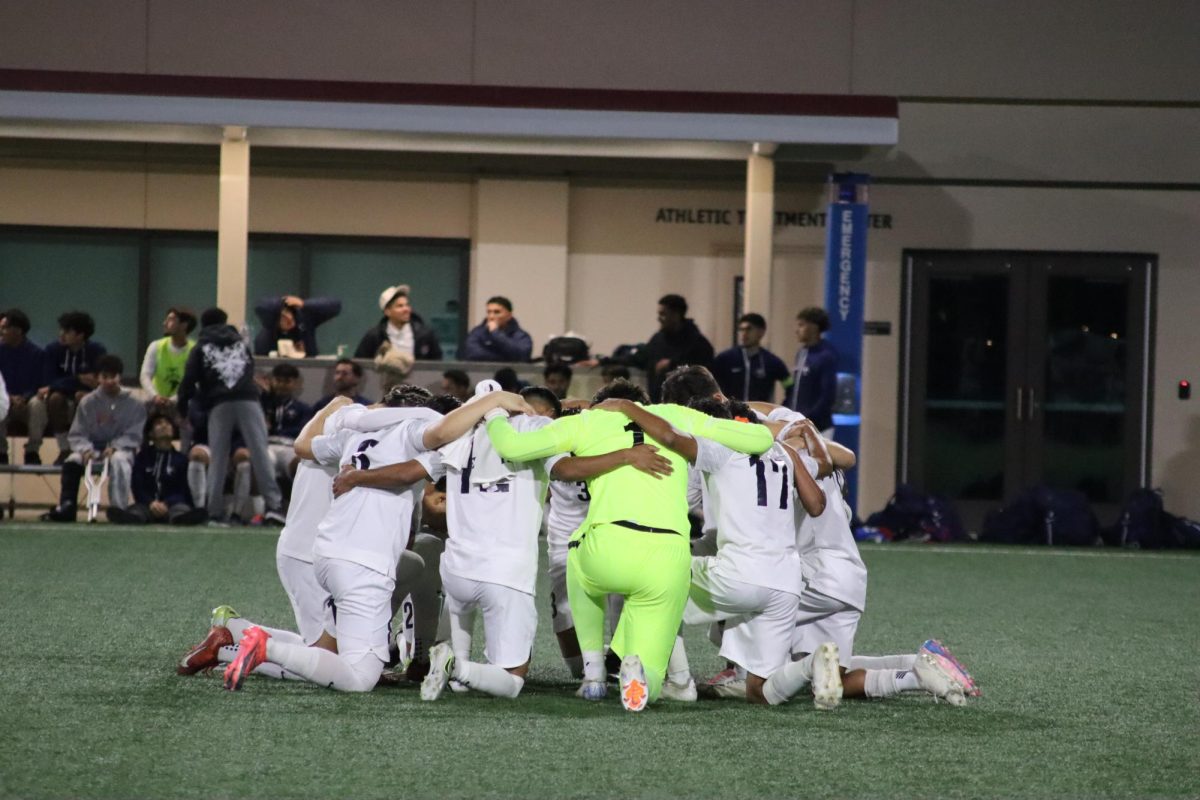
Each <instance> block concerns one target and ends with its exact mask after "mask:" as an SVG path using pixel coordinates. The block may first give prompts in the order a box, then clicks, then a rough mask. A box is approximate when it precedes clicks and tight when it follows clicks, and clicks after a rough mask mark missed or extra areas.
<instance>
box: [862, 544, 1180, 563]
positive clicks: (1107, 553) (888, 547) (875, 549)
mask: <svg viewBox="0 0 1200 800" xmlns="http://www.w3.org/2000/svg"><path fill="white" fill-rule="evenodd" d="M858 547H859V550H862V551H863V552H867V553H871V554H875V553H907V554H920V555H939V556H952V555H971V556H1062V557H1066V558H1127V559H1138V560H1143V559H1151V560H1155V561H1196V560H1197V559H1200V553H1148V552H1144V551H1140V550H1132V551H1131V550H1107V549H1103V550H1102V549H1095V550H1092V549H1089V548H1083V547H1081V548H1078V549H1066V548H1061V549H1060V548H1054V547H1045V548H1038V547H1022V548H1008V547H989V546H982V547H976V546H975V545H969V544H968V545H957V546H951V547H939V546H937V545H920V544H912V545H905V544H859V546H858Z"/></svg>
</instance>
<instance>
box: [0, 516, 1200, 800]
mask: <svg viewBox="0 0 1200 800" xmlns="http://www.w3.org/2000/svg"><path fill="white" fill-rule="evenodd" d="M274 547H275V538H274V536H273V535H271V533H270V532H263V531H250V530H247V531H240V530H230V531H223V530H222V531H213V530H200V531H188V532H181V531H179V530H174V531H170V530H166V529H141V530H135V529H130V528H118V527H114V526H109V525H102V526H95V527H90V528H89V527H85V526H83V525H77V526H49V525H14V524H11V523H8V524H5V525H4V526H3V527H0V593H2V596H3V598H4V602H3V605H2V612H3V613H0V634H2V636H3V638H2V641H3V642H4V648H3V651H2V653H0V718H2V720H3V721H2V723H0V795H2V796H4V797H29V798H34V797H304V798H309V797H313V798H316V797H388V798H398V797H436V798H454V797H516V796H521V797H545V798H559V797H621V798H631V797H712V798H733V797H754V798H774V797H807V796H813V797H913V796H924V797H988V796H1004V797H1007V796H1019V797H1061V796H1072V797H1148V796H1172V797H1186V796H1193V797H1194V796H1197V795H1200V737H1198V735H1197V732H1198V731H1200V712H1198V703H1197V700H1198V692H1200V667H1198V664H1200V580H1198V578H1200V558H1197V557H1194V556H1191V555H1189V554H1180V555H1174V554H1170V555H1153V554H1123V553H1109V552H1101V551H1090V550H1089V551H1076V552H1070V551H1062V550H1044V551H1037V550H1017V549H1003V548H986V547H953V548H937V547H926V546H909V545H890V546H875V547H866V548H864V556H865V558H866V561H867V564H868V567H869V568H870V570H871V586H870V599H869V609H868V613H867V614H866V616H865V617H864V620H863V624H862V626H861V628H860V630H859V638H858V643H857V650H858V652H860V653H863V654H883V653H896V652H910V651H913V650H914V649H915V648H916V647H917V646H918V645H919V644H920V643H921V641H922V640H923V639H925V638H927V637H931V636H936V637H940V638H942V639H943V640H944V641H945V642H946V643H947V644H949V645H950V646H951V647H952V648H953V649H954V650H955V652H956V654H957V655H958V656H959V657H960V658H961V659H962V660H963V661H964V662H965V663H966V664H967V666H968V667H969V668H971V670H972V671H973V672H974V674H975V676H976V678H977V679H978V680H979V682H980V684H981V685H982V687H983V691H984V696H983V697H982V698H980V699H979V700H973V701H972V702H970V703H969V705H968V707H966V708H951V707H949V706H947V705H945V704H935V703H934V702H933V701H932V700H931V699H929V698H927V697H924V696H906V697H902V698H897V699H892V700H888V701H876V702H865V701H846V702H844V703H843V705H842V707H841V708H840V709H838V710H837V711H835V712H832V713H824V712H818V711H816V710H815V709H813V707H812V705H811V702H810V701H807V700H805V699H803V698H797V699H796V700H795V701H793V702H792V703H791V704H788V705H786V706H783V707H780V708H770V709H767V708H758V707H750V706H747V705H745V704H743V703H739V702H736V701H708V702H705V701H701V702H699V703H694V704H689V705H682V704H669V703H660V704H658V705H656V706H653V707H651V708H650V709H649V710H648V711H647V712H646V713H643V714H640V715H632V714H626V713H624V712H623V711H622V710H621V708H620V705H619V703H618V702H617V701H616V700H615V699H610V700H609V701H607V702H605V703H602V704H588V703H585V702H583V701H580V700H577V699H575V698H574V697H573V696H572V691H573V689H574V683H573V682H572V681H571V680H570V678H569V675H568V673H567V671H566V668H565V667H564V666H563V664H562V662H561V659H560V658H559V657H558V654H557V648H556V645H555V642H554V638H553V634H552V633H551V631H550V626H549V615H548V608H547V605H548V604H547V601H546V594H547V592H546V591H545V588H544V587H543V588H542V591H541V594H540V596H539V601H538V606H539V611H540V612H541V613H542V618H541V625H540V628H539V631H538V639H537V645H536V650H535V653H534V664H533V668H532V672H531V675H530V678H529V681H528V682H527V684H526V687H525V691H524V692H523V694H522V695H521V697H520V698H518V699H517V700H515V701H509V700H497V699H492V698H487V697H481V696H455V695H449V694H448V695H447V696H446V697H445V698H443V699H442V700H440V701H438V702H436V703H422V702H421V701H420V700H419V698H418V693H417V690H416V688H415V687H414V688H401V689H380V690H377V691H376V692H374V693H371V694H366V695H342V694H337V693H335V692H333V691H329V690H326V689H320V688H316V687H314V686H310V685H306V684H298V683H288V682H278V681H271V680H265V679H259V678H251V679H249V680H248V681H247V684H246V687H245V689H244V690H243V691H241V692H238V693H230V692H226V691H223V690H222V689H221V686H220V682H219V680H217V679H216V678H213V677H202V676H197V677H191V678H181V677H177V676H176V675H175V674H174V669H173V668H174V663H175V661H176V659H178V658H179V656H180V655H181V654H182V653H183V652H184V651H185V650H186V649H187V648H188V647H189V646H191V645H192V644H193V643H194V642H195V641H197V640H198V639H199V638H200V637H202V635H203V634H204V632H205V630H206V628H207V625H208V612H209V609H210V608H211V607H212V606H214V605H217V604H219V603H230V604H232V605H234V606H235V607H236V608H237V609H239V611H241V612H242V613H243V614H245V615H246V616H247V617H249V618H251V619H255V620H256V621H260V622H263V623H265V624H268V625H273V626H279V627H292V626H293V623H292V621H291V612H290V607H289V606H288V603H287V600H286V598H285V596H284V594H283V591H282V589H281V588H280V587H279V584H278V581H277V579H276V577H275V566H274ZM687 640H688V645H689V651H690V655H691V658H692V667H693V672H694V673H696V675H697V676H698V677H702V676H705V675H708V674H711V673H712V672H714V671H716V670H717V669H719V668H720V662H719V660H718V659H717V657H716V654H715V653H714V651H713V648H712V647H711V646H710V645H709V644H708V642H707V639H706V637H705V635H704V631H703V630H699V629H694V630H689V631H688V634H687Z"/></svg>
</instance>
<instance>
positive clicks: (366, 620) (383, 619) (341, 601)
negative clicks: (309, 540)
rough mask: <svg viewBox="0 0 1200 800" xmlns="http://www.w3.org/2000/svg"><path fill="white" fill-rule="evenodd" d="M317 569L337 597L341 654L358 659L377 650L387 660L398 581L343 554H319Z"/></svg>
mask: <svg viewBox="0 0 1200 800" xmlns="http://www.w3.org/2000/svg"><path fill="white" fill-rule="evenodd" d="M313 572H314V573H315V574H316V576H317V582H318V583H319V584H320V585H321V586H322V587H323V588H324V589H325V590H326V591H327V592H329V595H330V597H331V598H332V600H333V614H334V628H335V630H334V633H335V634H336V635H337V640H338V655H340V656H342V657H344V658H345V659H346V661H347V662H349V663H354V662H355V661H357V660H358V659H360V658H361V657H362V656H363V655H365V654H367V653H374V654H375V656H376V657H377V658H378V659H379V660H380V661H381V662H382V663H384V664H386V663H387V662H388V658H389V655H390V654H389V652H388V650H389V647H388V641H389V639H390V638H391V624H392V591H393V590H394V589H395V588H396V582H395V581H394V580H392V579H391V578H389V577H388V576H387V575H384V574H383V573H380V572H376V571H375V570H373V569H368V568H367V567H364V566H363V565H362V564H356V563H354V562H353V561H343V560H342V559H340V558H322V557H318V558H317V559H316V560H315V561H314V562H313Z"/></svg>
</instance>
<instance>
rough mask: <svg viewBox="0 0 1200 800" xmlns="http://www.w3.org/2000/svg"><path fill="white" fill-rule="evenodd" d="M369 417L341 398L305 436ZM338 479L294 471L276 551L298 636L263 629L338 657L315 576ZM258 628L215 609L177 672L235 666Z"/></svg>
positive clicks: (262, 669) (310, 466)
mask: <svg viewBox="0 0 1200 800" xmlns="http://www.w3.org/2000/svg"><path fill="white" fill-rule="evenodd" d="M365 411H366V409H365V408H363V407H362V406H351V401H350V400H349V399H348V398H337V399H336V400H335V401H334V402H332V403H330V404H329V405H328V406H326V408H324V409H322V410H321V413H320V414H318V415H317V416H315V417H314V418H313V419H312V420H310V421H309V423H308V424H307V425H306V426H305V428H304V430H303V431H302V433H301V435H302V436H306V437H308V438H312V437H314V436H316V435H317V434H318V432H324V433H325V434H327V435H329V434H333V433H336V432H337V431H338V430H340V429H341V427H342V422H343V420H344V419H345V418H346V415H347V414H358V420H359V428H360V429H361V428H362V427H363V426H364V425H365V426H368V428H370V426H371V425H372V424H373V423H372V420H371V419H370V418H369V415H368V416H367V417H364V416H363V415H362V412H365ZM386 422H387V420H386V419H384V420H382V421H381V420H378V419H376V420H375V422H374V425H375V427H382V424H381V423H386ZM336 473H337V466H336V465H321V464H318V463H316V462H315V461H312V460H309V459H303V460H301V461H300V463H299V464H298V465H297V469H296V476H295V481H294V485H293V494H292V502H291V505H290V506H289V507H288V512H287V519H286V523H285V525H284V527H283V528H282V530H280V533H279V540H278V542H277V544H276V548H275V565H276V569H277V571H278V573H279V581H280V583H281V584H282V585H283V588H284V591H285V592H286V593H287V595H288V599H289V601H290V602H291V604H292V611H293V613H294V614H295V617H296V629H297V630H298V631H299V635H298V636H297V634H295V633H293V632H291V631H285V630H281V629H278V628H268V627H266V626H262V625H260V626H259V627H262V628H264V630H266V631H267V632H268V633H269V634H270V635H271V636H273V637H275V638H277V639H279V640H280V641H286V642H289V643H292V644H304V645H309V646H313V647H321V648H324V649H326V650H332V651H334V652H336V651H337V640H336V638H335V637H334V634H333V630H334V628H333V619H332V617H331V605H330V603H329V593H328V592H327V591H326V590H325V589H324V588H323V587H322V586H321V585H320V584H319V583H318V581H317V578H316V575H315V574H314V573H313V557H312V548H313V541H314V539H315V538H316V535H317V526H318V525H319V524H320V523H321V520H322V519H323V518H324V516H325V514H326V512H327V511H328V510H329V506H330V503H331V502H332V500H333V495H332V492H331V490H330V486H331V484H332V481H333V478H334V476H335V475H336ZM418 567H419V565H418V564H416V563H412V564H402V565H400V567H398V569H400V570H401V571H402V572H403V573H404V574H405V575H406V576H407V575H410V574H412V572H413V570H414V569H416V568H418ZM256 624H257V623H254V622H252V621H250V620H247V619H244V618H242V617H241V616H239V615H238V613H237V612H236V611H234V610H233V608H231V607H230V606H218V607H217V608H215V609H213V621H212V628H211V629H210V630H209V632H208V635H207V636H206V637H205V639H204V641H203V642H201V643H200V644H199V645H197V646H196V647H195V648H193V649H192V650H191V651H189V652H188V653H187V655H185V656H184V658H183V660H182V661H181V662H180V664H179V667H178V668H177V670H176V671H177V672H178V673H179V674H181V675H190V674H194V673H196V672H199V671H200V670H204V669H211V668H213V667H215V666H216V665H217V664H218V663H229V662H231V661H233V659H234V658H235V657H236V656H237V653H238V648H237V647H235V646H233V643H234V642H236V641H238V640H240V639H241V637H242V634H243V633H244V632H245V631H246V630H247V629H248V628H250V627H253V626H254V625H256ZM255 673H256V674H264V675H268V676H271V677H277V678H284V677H295V676H291V675H288V674H286V673H285V671H283V670H281V669H280V668H279V667H278V666H276V665H273V664H269V663H267V664H261V665H259V667H258V668H257V669H256V670H255Z"/></svg>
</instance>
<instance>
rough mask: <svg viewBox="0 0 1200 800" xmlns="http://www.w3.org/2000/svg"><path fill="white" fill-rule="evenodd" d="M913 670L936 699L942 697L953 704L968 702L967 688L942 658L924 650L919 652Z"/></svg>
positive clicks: (922, 684)
mask: <svg viewBox="0 0 1200 800" xmlns="http://www.w3.org/2000/svg"><path fill="white" fill-rule="evenodd" d="M913 670H914V671H915V672H916V673H917V680H918V681H920V682H921V688H922V689H924V690H925V691H927V692H929V693H930V694H931V695H933V697H934V699H935V700H936V699H938V698H941V699H943V700H945V701H946V702H947V703H949V704H950V705H952V706H965V705H966V704H967V694H966V688H965V687H964V686H963V685H962V683H961V682H960V681H959V680H958V679H957V678H956V677H955V675H954V674H953V673H952V672H950V670H948V669H946V666H945V665H944V664H943V663H942V661H941V659H939V658H937V657H936V656H934V655H932V654H931V653H928V652H924V651H922V652H921V653H918V654H917V662H916V664H915V665H914V666H913Z"/></svg>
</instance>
